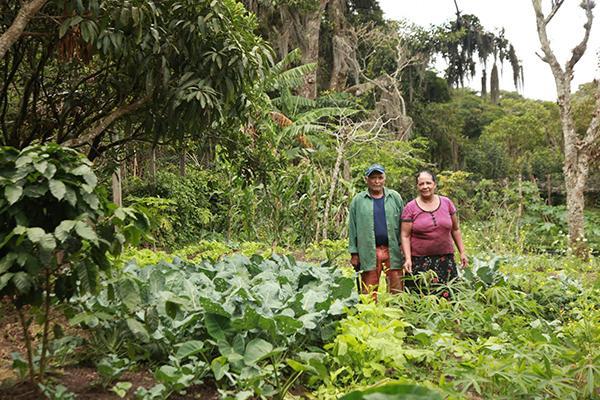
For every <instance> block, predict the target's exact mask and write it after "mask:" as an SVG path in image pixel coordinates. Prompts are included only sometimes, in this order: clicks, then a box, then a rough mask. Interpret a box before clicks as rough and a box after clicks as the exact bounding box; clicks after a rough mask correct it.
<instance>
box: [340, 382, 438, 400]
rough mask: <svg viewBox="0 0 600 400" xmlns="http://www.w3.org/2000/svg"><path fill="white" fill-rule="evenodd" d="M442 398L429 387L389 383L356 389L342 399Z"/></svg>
mask: <svg viewBox="0 0 600 400" xmlns="http://www.w3.org/2000/svg"><path fill="white" fill-rule="evenodd" d="M369 399H380V400H441V399H442V397H441V396H440V395H439V394H438V393H436V392H434V391H432V390H429V389H427V388H424V387H421V386H416V385H399V384H388V385H384V386H379V387H375V388H371V389H367V390H364V391H354V392H352V393H349V394H347V395H345V396H343V397H340V400H369Z"/></svg>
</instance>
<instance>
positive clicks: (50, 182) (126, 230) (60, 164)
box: [0, 145, 148, 307]
mask: <svg viewBox="0 0 600 400" xmlns="http://www.w3.org/2000/svg"><path fill="white" fill-rule="evenodd" d="M0 152H1V154H0V160H1V161H0V162H1V164H0V171H1V179H0V192H2V193H3V194H4V196H3V197H0V215H1V217H2V218H1V222H0V244H1V246H0V252H1V253H0V255H1V259H0V265H1V268H0V282H1V285H0V294H1V295H3V296H10V297H11V298H13V299H14V302H15V304H16V305H17V306H19V307H20V306H22V305H24V304H40V303H41V301H42V293H43V292H44V290H46V289H49V288H48V281H47V279H48V277H50V276H52V277H55V278H56V279H52V284H54V285H55V286H54V290H55V293H56V295H57V297H58V298H59V299H61V300H65V299H68V298H70V297H71V296H73V295H74V294H75V291H76V290H77V289H78V290H79V291H81V292H84V291H88V290H93V289H95V287H96V285H97V275H98V272H99V270H107V269H109V267H110V263H109V261H108V258H107V255H108V253H110V254H113V255H116V254H118V253H120V251H121V249H122V247H123V244H124V243H125V242H127V241H133V242H135V241H137V240H139V239H140V238H141V234H140V232H141V231H143V229H145V228H146V226H147V224H148V221H147V220H146V219H145V217H144V216H143V215H142V214H139V213H137V212H135V211H134V210H132V209H123V208H115V207H114V206H113V205H110V204H108V203H107V202H106V200H105V196H104V194H103V192H102V191H101V190H100V188H99V187H98V186H97V178H96V175H95V174H94V172H93V171H92V169H91V163H90V162H89V161H87V160H86V159H85V158H84V157H83V156H82V155H80V154H79V153H77V152H76V151H74V150H70V149H66V148H62V147H60V146H57V145H49V146H33V147H28V148H26V149H24V150H22V151H18V150H15V149H12V148H8V147H4V148H1V149H0Z"/></svg>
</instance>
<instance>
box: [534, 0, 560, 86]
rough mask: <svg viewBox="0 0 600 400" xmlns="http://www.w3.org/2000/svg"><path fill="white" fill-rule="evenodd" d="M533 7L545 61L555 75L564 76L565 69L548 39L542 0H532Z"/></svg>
mask: <svg viewBox="0 0 600 400" xmlns="http://www.w3.org/2000/svg"><path fill="white" fill-rule="evenodd" d="M531 3H532V4H533V9H534V11H535V21H536V26H537V32H538V37H539V39H540V44H541V45H542V51H543V52H544V58H542V60H543V61H545V62H546V63H548V65H550V69H551V70H552V73H553V74H554V77H555V78H557V77H558V76H563V70H562V68H561V66H560V64H559V63H558V60H557V59H556V56H555V55H554V52H553V51H552V49H551V48H550V40H549V39H548V33H547V32H546V24H547V22H546V18H545V17H544V13H543V12H542V0H531Z"/></svg>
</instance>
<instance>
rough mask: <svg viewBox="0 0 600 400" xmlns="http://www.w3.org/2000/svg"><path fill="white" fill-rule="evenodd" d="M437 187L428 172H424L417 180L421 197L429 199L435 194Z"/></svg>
mask: <svg viewBox="0 0 600 400" xmlns="http://www.w3.org/2000/svg"><path fill="white" fill-rule="evenodd" d="M436 186H437V185H436V184H435V182H434V181H433V177H432V176H431V175H429V174H428V173H427V172H422V173H421V174H419V177H418V178H417V190H418V191H419V194H420V195H421V197H429V196H432V195H433V194H434V193H435V187H436Z"/></svg>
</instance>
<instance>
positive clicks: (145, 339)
mask: <svg viewBox="0 0 600 400" xmlns="http://www.w3.org/2000/svg"><path fill="white" fill-rule="evenodd" d="M355 301H356V294H355V288H354V282H353V279H351V278H345V277H343V276H342V274H341V272H339V271H338V270H336V269H333V268H332V267H327V266H321V267H319V266H315V265H310V264H305V263H297V262H296V261H295V260H294V259H293V258H291V257H282V256H277V255H273V256H272V258H270V259H262V258H261V257H259V256H253V257H252V259H248V258H246V257H244V256H241V255H235V256H231V257H228V258H225V259H223V260H222V261H220V262H218V263H211V262H208V261H203V262H201V263H198V264H191V263H182V262H181V260H180V259H174V261H173V264H170V263H167V262H164V261H163V262H160V263H158V264H157V265H147V266H144V267H138V266H137V265H135V264H131V263H130V264H128V265H127V266H125V267H124V269H123V270H122V271H121V272H120V273H119V274H117V275H115V276H114V277H113V278H112V279H110V280H108V281H106V282H105V283H104V284H103V285H102V290H101V291H100V293H99V294H98V295H96V296H86V297H83V298H81V299H80V302H79V304H78V305H76V306H75V310H73V311H75V312H77V314H76V315H72V318H71V323H72V324H82V325H83V326H86V327H88V328H90V329H92V332H91V333H92V336H93V337H98V336H109V335H112V334H113V333H112V332H114V331H115V330H116V331H117V332H118V333H117V334H116V336H118V337H119V338H120V339H121V343H120V345H119V347H120V349H117V350H118V351H121V352H122V351H125V352H126V353H127V358H129V359H130V360H132V361H136V362H142V361H150V360H153V361H154V362H157V363H159V364H160V367H158V368H157V369H156V371H155V377H156V379H157V381H158V385H157V386H155V387H154V388H152V389H150V390H140V392H139V393H138V395H139V396H140V397H142V398H152V397H151V396H154V395H155V394H156V395H157V396H158V395H159V394H160V395H162V396H167V395H168V394H169V393H174V392H180V391H182V390H184V389H185V388H186V387H187V386H189V385H192V384H195V383H198V382H199V380H200V379H201V378H202V377H204V376H206V375H211V376H212V377H213V378H214V379H215V380H216V381H217V382H218V383H219V386H221V387H223V390H225V391H227V390H230V389H231V388H235V390H236V391H237V392H238V393H241V392H245V391H247V392H249V393H250V394H253V395H255V396H258V397H262V398H267V397H272V396H275V395H278V396H282V395H283V394H284V393H285V392H286V391H287V390H288V389H289V387H290V386H291V381H289V382H287V381H286V378H285V373H286V371H287V367H286V359H295V358H297V357H300V353H301V352H302V351H305V350H306V349H307V348H313V347H311V346H319V345H320V344H322V343H323V341H325V340H329V339H330V338H331V337H332V335H334V333H335V326H336V323H337V321H338V320H339V319H340V318H342V317H343V315H344V313H345V310H346V307H348V306H350V305H352V304H354V303H355ZM107 332H108V333H107ZM101 352H103V350H101ZM119 357H121V356H119ZM115 359H116V358H115ZM103 363H104V364H107V365H108V366H110V368H107V375H108V376H110V377H112V376H113V375H114V372H115V371H118V370H119V369H118V368H114V365H113V364H114V363H113V362H110V363H108V362H103ZM119 368H120V367H119ZM296 378H297V376H296ZM294 380H295V379H294ZM152 393H154V394H152Z"/></svg>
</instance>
